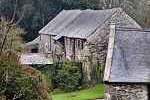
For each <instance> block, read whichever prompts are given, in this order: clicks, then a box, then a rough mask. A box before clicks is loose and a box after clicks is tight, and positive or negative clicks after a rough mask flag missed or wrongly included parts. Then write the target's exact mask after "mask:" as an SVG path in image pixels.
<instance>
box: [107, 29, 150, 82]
mask: <svg viewBox="0 0 150 100" xmlns="http://www.w3.org/2000/svg"><path fill="white" fill-rule="evenodd" d="M111 63H112V66H111V67H110V73H109V79H108V80H105V81H109V82H135V83H136V82H142V83H144V82H145V83H147V82H150V31H140V30H138V31H136V30H130V31H128V30H117V31H116V34H115V42H114V46H113V56H112V59H111Z"/></svg>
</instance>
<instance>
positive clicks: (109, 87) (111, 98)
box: [105, 84, 148, 100]
mask: <svg viewBox="0 0 150 100" xmlns="http://www.w3.org/2000/svg"><path fill="white" fill-rule="evenodd" d="M105 90H106V91H105V96H106V99H105V100H148V88H147V85H141V84H106V85H105Z"/></svg>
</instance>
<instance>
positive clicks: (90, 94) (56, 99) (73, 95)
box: [52, 84, 104, 100]
mask: <svg viewBox="0 0 150 100" xmlns="http://www.w3.org/2000/svg"><path fill="white" fill-rule="evenodd" d="M52 98H53V100H62V98H63V99H64V100H95V99H102V98H104V86H103V84H99V85H96V86H95V87H91V88H89V89H84V90H80V91H75V92H70V93H53V95H52Z"/></svg>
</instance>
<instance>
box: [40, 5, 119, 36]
mask: <svg viewBox="0 0 150 100" xmlns="http://www.w3.org/2000/svg"><path fill="white" fill-rule="evenodd" d="M119 9H121V8H113V9H106V10H90V9H87V10H63V11H62V12H60V14H58V15H57V16H56V17H55V18H54V19H53V20H52V21H50V22H49V23H48V24H47V25H46V26H45V27H44V28H43V29H42V30H40V31H39V33H41V34H50V35H59V36H58V37H61V36H67V37H75V38H87V36H89V35H90V34H92V33H93V32H94V31H95V30H96V29H97V28H98V27H100V26H101V25H102V24H103V23H104V22H105V21H106V20H107V19H108V18H109V17H110V16H111V15H113V14H114V13H115V12H116V11H117V10H119Z"/></svg>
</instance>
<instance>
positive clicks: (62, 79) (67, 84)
mask: <svg viewBox="0 0 150 100" xmlns="http://www.w3.org/2000/svg"><path fill="white" fill-rule="evenodd" d="M81 77H82V74H81V64H80V63H75V62H69V61H67V62H64V63H63V64H61V66H59V68H58V69H57V70H56V74H55V76H54V81H55V82H56V84H57V85H58V87H59V88H61V89H63V90H65V91H73V90H76V89H78V87H79V86H80V85H81Z"/></svg>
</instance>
